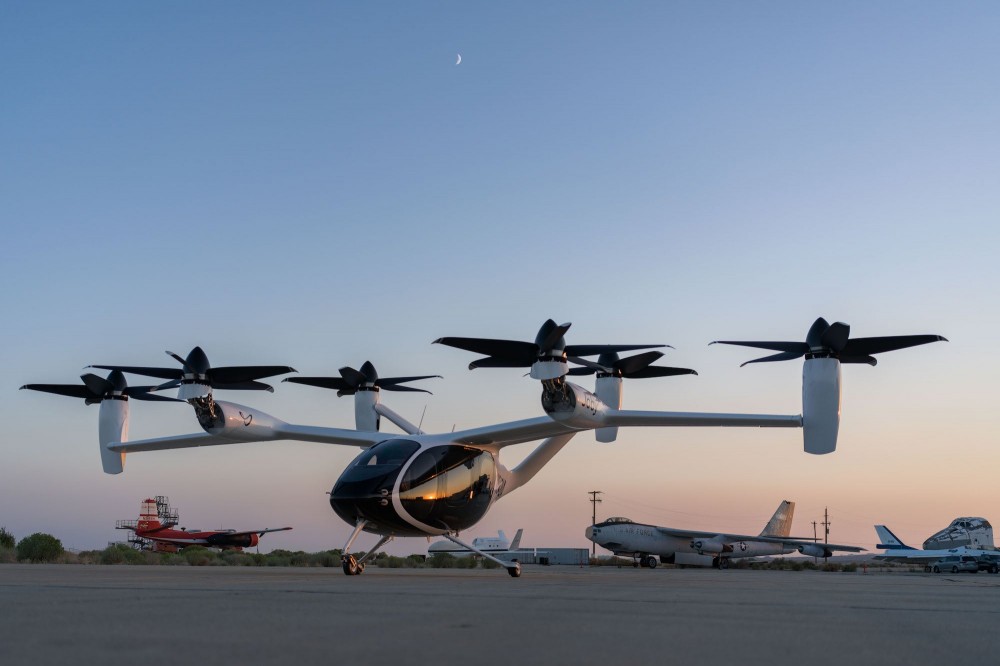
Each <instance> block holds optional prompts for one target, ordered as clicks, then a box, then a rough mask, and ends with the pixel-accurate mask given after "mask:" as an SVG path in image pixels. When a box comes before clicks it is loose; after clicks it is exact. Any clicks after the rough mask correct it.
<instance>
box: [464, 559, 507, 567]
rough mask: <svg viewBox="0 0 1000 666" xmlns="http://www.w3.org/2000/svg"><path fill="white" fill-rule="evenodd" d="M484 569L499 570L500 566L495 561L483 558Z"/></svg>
mask: <svg viewBox="0 0 1000 666" xmlns="http://www.w3.org/2000/svg"><path fill="white" fill-rule="evenodd" d="M469 559H470V560H471V559H473V558H471V557H470V558H469ZM483 568H484V569H499V568H500V565H499V564H497V563H496V562H494V561H493V560H488V559H486V558H485V557H484V558H483Z"/></svg>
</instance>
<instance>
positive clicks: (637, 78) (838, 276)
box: [0, 1, 1000, 554]
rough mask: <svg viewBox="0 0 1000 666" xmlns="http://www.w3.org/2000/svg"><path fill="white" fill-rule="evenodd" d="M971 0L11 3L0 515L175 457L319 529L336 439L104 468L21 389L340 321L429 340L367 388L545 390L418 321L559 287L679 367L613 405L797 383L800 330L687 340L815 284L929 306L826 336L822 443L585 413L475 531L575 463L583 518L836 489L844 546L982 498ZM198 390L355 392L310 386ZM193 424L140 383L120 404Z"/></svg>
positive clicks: (195, 511) (83, 520) (251, 350)
mask: <svg viewBox="0 0 1000 666" xmlns="http://www.w3.org/2000/svg"><path fill="white" fill-rule="evenodd" d="M998 33H1000V8H998V7H997V6H996V4H995V3H990V2H960V3H949V4H942V3H936V2H881V3H874V4H873V3H866V2H844V3H836V4H830V3H806V4H803V3H797V2H759V3H744V2H626V3H607V2H551V3H536V2H507V3H489V2H427V3H409V2H395V3H394V2H383V3H348V2H300V3H295V4H294V5H287V4H281V3H271V2H218V3H211V5H209V6H206V5H205V3H195V2H174V3H168V4H154V5H150V4H148V3H139V4H137V3H130V2H91V3H76V2H57V1H52V2H37V3H4V4H2V5H0V90H2V91H3V93H2V103H0V156H2V158H0V228H2V229H3V235H2V242H0V313H2V319H0V322H2V324H0V361H2V363H0V385H2V386H4V387H6V390H7V393H6V399H5V400H2V401H0V421H2V422H3V423H4V425H5V428H4V434H3V437H2V440H0V442H2V443H0V525H3V526H6V528H7V529H8V530H10V531H11V532H13V533H14V535H15V536H16V537H18V538H22V537H23V536H26V535H28V534H30V533H33V532H36V531H42V532H49V533H52V534H54V535H56V536H58V537H59V538H61V539H62V541H63V543H64V544H65V545H66V546H67V547H71V548H79V549H89V548H102V547H104V546H105V545H106V544H107V543H108V542H109V541H114V540H117V539H120V538H121V537H122V534H121V533H116V531H115V530H114V529H113V526H114V523H115V521H116V520H118V519H125V518H134V517H136V516H137V512H138V509H139V502H140V501H141V500H142V499H143V498H145V497H147V496H150V495H167V496H169V497H170V499H171V501H172V502H173V504H174V506H175V507H176V508H178V509H179V511H180V515H181V519H182V520H181V523H182V524H183V525H185V526H187V527H198V528H205V529H208V528H218V527H231V528H236V529H251V528H259V527H273V526H280V525H292V526H294V527H295V529H294V530H293V531H291V532H283V533H279V534H271V535H268V537H267V538H266V541H265V542H264V544H262V549H263V550H267V549H269V548H288V549H292V550H297V549H304V550H312V551H315V550H322V549H327V548H339V547H341V546H342V545H343V543H344V541H345V540H346V538H347V536H348V534H349V532H350V528H349V526H348V525H346V524H345V523H343V522H342V521H340V519H339V518H337V517H336V516H335V515H334V514H333V512H332V511H331V510H330V507H329V504H328V498H327V495H326V493H327V492H328V491H329V490H330V489H331V487H332V486H333V484H334V482H335V481H336V479H337V477H338V476H339V474H340V472H341V471H342V470H343V468H344V467H345V466H346V465H347V463H348V462H349V461H350V460H351V459H352V458H353V457H354V456H355V455H356V453H357V451H356V449H353V448H350V447H337V446H324V445H321V444H311V443H295V442H280V443H258V444H246V445H239V446H226V447H216V448H208V449H199V450H185V451H166V452H156V453H143V454H135V455H131V456H129V458H128V460H127V463H126V471H125V473H124V474H122V475H118V476H108V475H105V474H103V473H102V472H101V466H100V458H99V451H98V446H99V445H98V441H97V413H98V408H97V407H86V406H84V405H83V404H82V401H80V402H79V403H78V402H74V401H71V400H70V399H68V398H62V397H59V396H53V395H47V394H42V393H36V392H31V391H21V392H19V391H18V390H17V389H18V387H19V386H21V385H22V384H26V383H34V382H37V383H61V382H65V383H71V382H75V381H78V380H77V377H78V376H79V374H80V373H81V372H82V370H83V368H84V367H85V366H86V365H89V364H107V363H118V364H127V365H170V364H171V363H173V362H172V361H171V360H170V359H168V358H167V357H166V356H165V355H164V354H163V352H164V350H170V351H174V352H177V353H179V354H180V355H182V356H184V355H186V354H187V352H188V351H189V350H190V349H191V348H192V347H194V346H195V345H200V346H202V347H203V348H204V349H205V351H206V352H207V354H208V356H209V358H210V360H211V361H212V363H213V365H216V366H222V365H239V364H287V365H291V366H293V367H295V368H296V369H298V370H299V372H300V373H303V374H306V375H324V374H336V370H337V368H339V367H341V366H344V365H350V366H354V367H359V366H360V365H361V364H362V363H363V362H364V361H365V360H371V361H372V362H373V363H374V364H375V365H376V367H377V368H378V369H379V372H380V374H381V375H382V376H395V375H419V374H440V375H443V376H444V379H436V380H430V381H428V382H426V384H425V386H426V388H429V389H430V390H432V391H433V392H434V395H433V396H427V395H424V394H386V395H384V396H383V398H384V401H385V402H386V404H388V405H389V406H391V407H392V408H393V409H395V410H396V411H398V412H400V413H402V414H403V415H404V416H407V417H408V418H410V420H413V421H418V420H420V418H421V415H422V414H424V416H423V419H424V420H423V425H424V428H425V430H428V431H437V432H442V431H449V430H451V429H452V428H453V427H456V428H458V429H462V428H469V427H476V426H481V425H486V424H490V423H496V422H502V421H508V420H516V419H522V418H529V417H534V416H538V415H540V414H541V413H542V412H541V408H540V405H539V390H538V386H537V384H536V383H534V382H533V381H532V380H530V379H528V378H525V377H523V376H522V373H521V372H519V371H517V370H489V369H479V370H475V371H472V372H470V371H468V370H467V364H468V363H469V361H470V360H472V356H471V355H470V354H467V353H465V352H462V351H459V350H456V349H450V348H446V347H442V346H440V345H432V344H431V342H432V341H433V340H435V339H436V338H438V337H441V336H446V335H457V336H480V337H497V338H508V339H522V340H532V339H533V338H534V335H535V332H536V331H537V329H538V327H539V326H540V325H541V323H542V322H543V321H545V320H546V319H548V318H553V319H555V320H557V321H559V322H573V328H572V330H571V331H570V333H569V336H568V338H569V342H570V343H571V344H573V343H577V344H581V343H588V344H590V343H647V342H648V343H664V344H670V345H673V346H674V347H675V349H673V350H668V351H667V355H666V357H665V358H664V360H663V364H668V365H676V366H681V367H689V368H694V369H696V370H697V371H698V373H699V374H698V376H684V377H676V378H669V379H659V380H635V381H632V382H628V383H627V385H626V387H625V401H624V407H625V408H628V409H660V410H671V411H673V410H677V411H719V412H727V413H728V412H748V413H773V414H798V413H799V412H800V411H801V363H800V362H787V363H773V364H757V365H751V366H747V367H744V368H740V367H739V365H740V363H742V362H744V361H746V360H749V359H751V358H754V357H755V356H754V355H753V354H754V352H753V351H752V350H745V349H739V348H735V347H723V346H711V347H710V346H708V344H707V343H709V342H711V341H712V340H717V339H734V338H735V339H772V340H773V339H778V340H803V339H804V337H805V333H806V331H807V330H808V328H809V326H810V325H811V324H812V322H813V321H814V320H815V319H816V318H817V317H819V316H823V317H825V318H827V319H828V320H829V321H844V322H846V323H848V324H850V325H851V326H852V333H853V335H854V336H873V335H901V334H918V333H936V334H940V335H943V336H945V337H947V338H948V339H949V341H950V342H948V343H936V344H933V345H927V346H923V347H917V348H914V349H908V350H903V351H897V352H893V353H888V354H884V355H882V356H881V357H880V359H879V365H878V366H877V367H874V368H873V367H869V366H867V365H863V366H847V367H845V368H844V371H843V416H842V422H841V430H840V439H839V446H838V450H837V452H835V453H833V454H831V455H827V456H811V455H807V454H805V453H804V452H803V451H802V433H801V431H798V430H766V429H759V430H758V429H714V428H700V429H699V428H689V429H638V428H635V429H629V430H623V431H622V432H621V435H620V436H619V439H618V441H617V442H616V443H614V444H599V443H597V442H595V441H594V438H593V436H592V435H591V434H582V435H579V436H577V437H576V438H575V439H574V440H573V441H572V442H571V443H570V444H569V445H568V446H567V447H566V448H565V449H564V450H563V451H562V452H561V453H560V454H559V455H558V456H557V457H556V458H555V459H553V461H552V462H551V463H550V464H549V465H548V466H547V467H546V468H544V469H543V471H542V472H541V473H540V474H539V475H538V476H537V477H536V478H535V479H534V480H533V481H532V482H531V483H530V484H529V485H527V486H525V487H524V488H521V489H519V490H518V491H517V492H515V493H513V494H511V495H510V496H508V497H506V498H504V499H503V500H502V501H501V502H499V503H498V504H497V505H496V506H495V507H494V508H493V510H492V511H491V512H490V513H489V514H488V515H487V516H486V517H485V518H484V519H483V520H482V522H481V523H480V524H479V525H478V526H477V527H476V528H475V529H474V530H472V531H470V532H469V533H468V535H469V536H485V535H490V534H493V533H495V532H496V530H498V529H504V530H505V531H506V532H507V533H508V534H512V533H513V531H514V530H515V529H517V528H524V529H525V535H524V541H523V543H524V545H526V546H539V547H554V546H566V547H571V546H576V547H589V546H590V543H589V542H588V541H586V539H585V538H584V537H583V531H584V528H585V527H586V526H587V525H588V524H589V523H590V519H591V509H592V506H591V504H590V502H589V501H588V500H589V496H588V494H587V493H588V491H591V490H600V491H602V492H603V493H604V494H603V496H602V497H603V501H602V503H601V504H599V505H598V506H597V516H598V519H599V520H600V519H602V518H606V517H608V516H627V517H630V518H632V519H633V520H636V521H640V522H649V523H655V524H659V525H668V526H672V527H678V528H694V529H709V530H712V529H717V530H720V531H731V532H743V533H757V532H759V531H760V529H761V528H762V527H763V525H764V524H765V523H766V522H767V520H768V518H769V517H770V515H771V513H772V512H773V511H774V509H775V508H776V507H777V505H778V503H779V502H780V501H781V500H783V499H789V500H794V501H796V502H797V509H796V514H795V521H794V524H793V530H794V532H795V533H797V534H800V535H810V534H811V533H812V521H821V520H822V519H823V511H824V508H827V507H828V508H829V515H830V522H831V533H830V540H831V541H833V542H837V543H847V544H857V545H862V546H865V547H868V548H871V547H872V544H874V543H875V541H876V538H875V533H874V530H873V529H872V525H873V524H875V523H885V524H887V525H889V526H890V527H891V528H892V529H893V531H894V532H895V533H896V534H898V535H899V536H900V537H901V538H902V539H903V540H904V541H907V542H913V543H915V544H917V545H919V543H920V542H922V541H923V539H924V538H926V537H927V536H929V535H930V534H931V533H933V532H935V531H937V530H938V529H940V528H942V527H944V526H945V525H946V524H947V523H948V522H949V521H951V520H952V519H953V518H955V517H957V516H969V515H972V516H984V517H987V518H989V519H991V520H1000V496H998V493H997V486H998V483H997V481H998V478H997V470H998V468H1000V452H998V444H1000V441H998V439H1000V438H998V435H997V423H996V421H997V419H996V415H997V413H998V412H997V403H998V398H1000V391H998V389H997V386H996V382H995V380H994V378H995V377H996V376H997V375H998V374H1000V352H998V351H997V349H996V346H995V344H994V343H995V338H996V333H995V332H996V331H997V330H998V329H1000V307H998V302H1000V300H998V297H997V294H998V291H1000V268H998V264H1000V262H997V260H996V256H997V252H998V248H1000V231H998V229H1000V224H998V221H1000V220H998V211H1000V188H998V187H997V183H998V182H1000V126H998V124H997V122H996V119H997V118H998V117H1000V87H998V86H997V81H1000V46H998V43H997V40H996V35H997V34H998ZM458 54H461V64H458V65H456V60H457V59H458ZM138 381H139V380H138V378H133V382H132V383H133V384H135V383H137V382H138ZM581 383H582V384H583V385H585V386H589V385H590V384H589V383H588V382H587V381H583V382H581ZM219 397H220V399H229V400H235V401H237V402H243V403H246V404H250V405H254V406H255V407H258V408H260V409H263V410H265V411H267V412H269V413H271V414H274V415H275V416H278V417H279V418H282V419H284V420H286V421H289V422H295V423H302V424H311V425H329V426H337V427H353V406H352V404H351V402H350V401H349V399H346V398H342V399H338V398H336V397H335V395H334V394H333V393H332V392H325V391H321V390H318V389H311V388H309V387H305V386H296V385H290V384H283V385H282V384H279V385H278V386H277V388H276V390H275V392H274V393H273V394H268V393H257V394H246V393H243V394H236V393H233V392H230V393H228V394H226V395H222V393H221V392H220V395H219ZM425 410H426V411H425ZM197 430H198V427H197V424H196V422H195V420H194V418H193V414H192V413H191V410H190V408H188V407H186V406H184V405H174V404H152V403H136V402H134V401H133V402H132V413H131V437H132V438H133V439H138V438H141V437H155V436H165V435H172V434H182V433H187V432H195V431H197ZM386 430H387V431H392V430H394V429H393V428H392V427H391V426H388V427H386ZM531 448H532V445H530V444H528V445H518V446H516V447H511V448H508V449H506V450H504V452H503V454H502V456H501V462H502V463H504V464H505V465H507V466H513V465H514V464H516V463H517V462H518V461H519V460H520V459H521V458H523V457H524V456H525V455H527V453H529V452H530V451H531ZM820 529H822V528H820ZM366 539H368V540H370V541H371V542H374V540H375V538H374V537H371V536H369V537H364V538H362V540H361V541H362V542H361V543H359V544H358V546H359V547H362V548H364V547H365V546H370V545H371V543H368V542H367V541H366ZM425 548H426V543H425V542H424V541H423V540H420V539H401V540H397V541H396V542H395V543H393V544H391V545H390V548H389V551H390V552H392V553H396V554H407V553H411V552H423V551H424V549H425Z"/></svg>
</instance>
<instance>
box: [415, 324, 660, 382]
mask: <svg viewBox="0 0 1000 666" xmlns="http://www.w3.org/2000/svg"><path fill="white" fill-rule="evenodd" d="M570 326H572V324H570V323H566V324H556V323H555V322H554V321H552V320H551V319H549V320H548V321H546V322H545V323H544V324H542V327H541V328H540V329H538V335H536V336H535V341H534V342H521V341H519V340H494V339H491V338H455V337H447V338H438V339H437V340H435V341H434V343H435V344H441V345H447V346H448V347H455V348H457V349H464V350H465V351H471V352H475V353H477V354H485V358H480V359H477V360H475V361H473V362H472V363H470V364H469V370H474V369H475V368H528V367H531V366H532V365H534V364H535V363H536V362H537V361H550V360H563V359H565V360H570V361H573V362H574V363H580V364H581V365H585V366H586V365H587V364H588V363H589V362H583V363H581V359H580V357H583V356H597V355H598V354H612V353H617V352H623V351H632V350H635V349H650V348H652V347H664V346H666V345H567V344H566V338H565V335H566V331H568V330H569V327H570Z"/></svg>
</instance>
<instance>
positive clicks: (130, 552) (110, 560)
mask: <svg viewBox="0 0 1000 666" xmlns="http://www.w3.org/2000/svg"><path fill="white" fill-rule="evenodd" d="M97 561H98V562H99V563H101V564H146V563H147V559H146V553H144V552H142V551H139V550H136V549H135V548H129V547H128V546H124V545H119V544H116V545H114V546H108V547H107V548H105V549H104V550H102V551H101V553H100V556H99V557H98V560H97Z"/></svg>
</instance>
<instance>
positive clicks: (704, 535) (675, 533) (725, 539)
mask: <svg viewBox="0 0 1000 666" xmlns="http://www.w3.org/2000/svg"><path fill="white" fill-rule="evenodd" d="M656 531H657V532H659V533H660V534H663V535H665V536H671V537H674V538H677V539H711V540H714V541H718V542H720V543H733V542H738V541H758V542H761V543H780V544H785V545H788V546H793V547H795V548H798V547H799V546H822V547H824V548H826V549H829V550H840V551H844V552H849V553H860V552H862V551H864V550H865V549H864V548H861V547H859V546H846V545H843V544H836V543H823V542H821V541H813V540H812V539H796V538H794V537H791V538H790V537H767V536H759V535H750V534H728V533H725V532H699V531H696V530H676V529H673V528H670V527H657V528H656Z"/></svg>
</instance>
